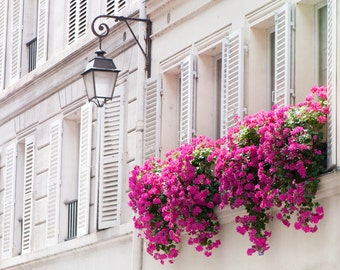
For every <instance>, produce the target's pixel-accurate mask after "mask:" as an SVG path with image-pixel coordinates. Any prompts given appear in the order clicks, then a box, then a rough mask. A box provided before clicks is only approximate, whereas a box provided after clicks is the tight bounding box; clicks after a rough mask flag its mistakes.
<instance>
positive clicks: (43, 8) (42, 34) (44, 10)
mask: <svg viewBox="0 0 340 270" xmlns="http://www.w3.org/2000/svg"><path fill="white" fill-rule="evenodd" d="M48 11H49V0H39V2H38V30H37V66H40V65H41V64H43V63H45V61H46V59H47V37H48V35H47V33H48Z"/></svg>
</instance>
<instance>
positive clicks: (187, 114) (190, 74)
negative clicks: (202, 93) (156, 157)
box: [179, 55, 196, 144]
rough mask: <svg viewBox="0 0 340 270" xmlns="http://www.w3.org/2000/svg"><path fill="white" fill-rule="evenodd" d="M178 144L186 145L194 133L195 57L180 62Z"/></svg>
mask: <svg viewBox="0 0 340 270" xmlns="http://www.w3.org/2000/svg"><path fill="white" fill-rule="evenodd" d="M180 87H181V88H180V116H179V117H180V123H179V144H183V143H187V142H189V140H190V139H191V138H192V136H193V133H194V132H195V117H196V115H195V107H194V106H195V102H194V97H195V94H194V91H195V88H196V57H195V56H194V55H190V56H188V57H187V58H186V59H184V60H183V61H182V62H181V86H180Z"/></svg>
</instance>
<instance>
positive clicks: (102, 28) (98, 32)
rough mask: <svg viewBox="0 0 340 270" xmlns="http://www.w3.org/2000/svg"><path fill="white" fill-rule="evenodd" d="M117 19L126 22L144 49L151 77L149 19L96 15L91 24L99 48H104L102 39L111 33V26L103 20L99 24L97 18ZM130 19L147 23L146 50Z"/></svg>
mask: <svg viewBox="0 0 340 270" xmlns="http://www.w3.org/2000/svg"><path fill="white" fill-rule="evenodd" d="M102 18H105V19H115V21H116V22H117V21H122V22H125V24H126V26H127V27H128V29H129V30H130V32H131V34H132V36H133V38H134V39H135V41H136V43H137V45H138V47H139V49H140V50H141V51H142V53H143V55H144V57H145V71H146V73H147V77H148V78H150V76H151V27H152V23H151V20H149V19H141V18H133V17H124V16H113V15H99V16H97V17H95V18H94V19H93V21H92V24H91V30H92V33H93V34H94V35H95V36H97V37H98V38H99V49H102V48H101V46H102V39H103V38H104V37H106V36H107V35H108V34H109V33H110V27H109V26H108V25H107V23H106V22H101V23H100V24H98V25H97V23H96V22H97V20H99V19H102ZM129 21H137V22H144V23H146V37H145V43H146V49H145V50H144V49H143V47H142V45H141V44H140V42H139V40H138V38H137V36H136V35H135V33H134V32H133V30H132V28H131V26H130V24H129Z"/></svg>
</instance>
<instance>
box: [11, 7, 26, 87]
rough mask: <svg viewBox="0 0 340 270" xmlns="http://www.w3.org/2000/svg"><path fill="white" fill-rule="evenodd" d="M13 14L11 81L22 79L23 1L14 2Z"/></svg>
mask: <svg viewBox="0 0 340 270" xmlns="http://www.w3.org/2000/svg"><path fill="white" fill-rule="evenodd" d="M12 5H13V14H12V33H11V38H12V39H11V48H12V55H11V69H10V72H11V81H13V80H17V79H19V77H20V69H21V47H22V44H21V42H22V19H23V2H22V0H13V2H12Z"/></svg>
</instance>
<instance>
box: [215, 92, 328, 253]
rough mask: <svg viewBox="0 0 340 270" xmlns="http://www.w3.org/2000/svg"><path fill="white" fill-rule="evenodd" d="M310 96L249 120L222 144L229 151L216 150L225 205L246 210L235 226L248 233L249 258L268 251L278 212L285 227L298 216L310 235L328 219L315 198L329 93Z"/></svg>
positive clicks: (216, 168)
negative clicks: (267, 225)
mask: <svg viewBox="0 0 340 270" xmlns="http://www.w3.org/2000/svg"><path fill="white" fill-rule="evenodd" d="M311 91H312V94H311V95H309V96H307V98H306V100H305V101H304V102H302V103H300V104H298V105H296V106H287V107H282V108H274V109H273V110H271V111H269V112H259V113H257V114H255V115H252V116H248V117H246V118H245V119H244V121H243V122H241V123H238V124H237V125H236V126H235V127H234V128H232V129H230V130H229V133H228V137H227V138H224V142H223V143H224V144H225V145H227V147H224V148H223V147H220V148H219V149H217V151H219V153H218V154H217V159H216V167H215V175H216V177H218V179H219V181H220V194H221V204H222V206H224V205H227V204H228V205H230V207H231V208H238V207H241V206H242V207H244V208H245V210H246V212H247V214H246V215H244V216H242V217H239V216H238V217H236V220H235V221H236V222H237V223H239V224H240V225H239V226H238V227H237V231H238V232H239V233H241V234H245V233H248V236H249V239H250V241H251V242H252V246H251V247H250V248H249V249H248V254H249V255H251V254H253V253H254V252H256V251H258V252H259V253H260V254H262V253H263V252H264V251H266V250H267V249H268V248H269V246H268V243H267V239H268V237H269V236H270V235H271V232H270V231H268V230H267V229H266V224H268V223H269V222H270V221H271V220H272V219H273V216H272V214H273V211H272V209H273V207H275V209H278V213H277V214H276V215H275V217H276V218H277V219H279V220H280V221H282V223H283V224H284V225H286V226H289V225H290V222H289V220H290V218H291V216H292V215H293V214H294V213H295V214H296V216H297V221H296V222H295V228H296V229H302V230H303V231H305V232H315V231H316V230H317V226H316V224H317V223H318V221H319V220H320V219H321V218H322V217H323V209H322V207H321V206H319V204H318V203H317V202H315V201H314V197H315V193H316V191H317V187H318V183H319V179H317V177H318V175H319V174H320V173H321V171H322V169H323V166H322V164H323V162H322V159H323V158H324V156H323V155H322V143H321V142H322V134H323V133H322V129H323V127H324V125H325V122H326V116H327V113H328V108H327V102H326V89H325V88H324V87H320V88H318V87H313V88H312V90H311ZM314 95H315V96H316V97H317V99H314Z"/></svg>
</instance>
